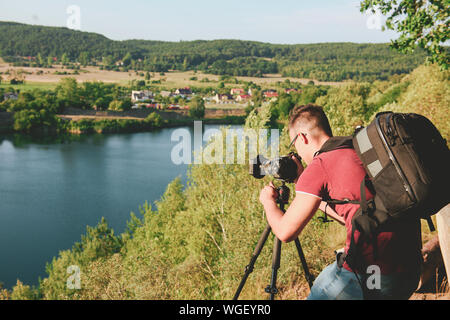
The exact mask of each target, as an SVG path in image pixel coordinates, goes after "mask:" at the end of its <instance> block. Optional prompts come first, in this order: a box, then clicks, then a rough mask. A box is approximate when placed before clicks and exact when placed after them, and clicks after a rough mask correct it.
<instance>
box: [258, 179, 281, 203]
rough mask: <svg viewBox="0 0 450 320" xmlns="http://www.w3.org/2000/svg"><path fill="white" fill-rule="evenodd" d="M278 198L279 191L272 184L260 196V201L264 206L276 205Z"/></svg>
mask: <svg viewBox="0 0 450 320" xmlns="http://www.w3.org/2000/svg"><path fill="white" fill-rule="evenodd" d="M277 197H278V193H277V190H276V189H275V186H274V185H273V183H272V182H270V184H269V185H268V186H265V187H264V188H263V189H262V190H261V193H260V195H259V201H260V202H261V204H262V205H263V206H265V205H267V204H271V203H276V200H277Z"/></svg>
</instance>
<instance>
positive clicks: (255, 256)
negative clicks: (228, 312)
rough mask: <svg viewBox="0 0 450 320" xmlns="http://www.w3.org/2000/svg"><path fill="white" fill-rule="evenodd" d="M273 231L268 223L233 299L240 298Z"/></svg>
mask: <svg viewBox="0 0 450 320" xmlns="http://www.w3.org/2000/svg"><path fill="white" fill-rule="evenodd" d="M271 231H272V229H271V228H270V226H269V225H268V224H267V227H266V228H265V229H264V231H263V233H262V234H261V237H260V238H259V240H258V243H257V245H256V247H255V250H254V251H253V254H252V257H251V259H250V263H249V264H248V265H247V266H246V267H245V273H244V276H243V277H242V280H241V283H240V284H239V287H238V288H237V290H236V293H235V294H234V297H233V300H237V299H238V298H239V295H240V294H241V291H242V288H243V287H244V285H245V282H246V281H247V278H248V276H249V275H250V273H252V272H253V267H254V265H255V262H256V259H258V256H259V254H260V253H261V250H262V248H263V247H264V244H265V243H266V240H267V238H268V237H269V234H270V232H271Z"/></svg>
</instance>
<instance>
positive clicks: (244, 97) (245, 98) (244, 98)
mask: <svg viewBox="0 0 450 320" xmlns="http://www.w3.org/2000/svg"><path fill="white" fill-rule="evenodd" d="M251 98H252V97H251V96H250V95H248V94H240V95H238V96H237V97H236V101H237V102H247V101H248V100H250V99H251Z"/></svg>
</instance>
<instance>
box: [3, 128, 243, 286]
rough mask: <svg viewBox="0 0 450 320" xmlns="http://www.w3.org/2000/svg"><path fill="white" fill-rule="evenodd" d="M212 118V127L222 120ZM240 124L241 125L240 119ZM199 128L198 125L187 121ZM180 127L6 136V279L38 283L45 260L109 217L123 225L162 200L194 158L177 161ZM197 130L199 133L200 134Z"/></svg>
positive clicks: (115, 226) (11, 282)
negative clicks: (49, 137) (32, 138)
mask: <svg viewBox="0 0 450 320" xmlns="http://www.w3.org/2000/svg"><path fill="white" fill-rule="evenodd" d="M217 127H218V126H217V125H206V126H204V128H203V129H204V130H207V129H210V128H217ZM232 127H236V126H232ZM184 128H185V129H187V130H189V131H190V132H191V133H193V128H190V127H184ZM173 130H175V128H166V129H161V130H158V131H154V132H145V133H133V134H110V135H87V136H79V137H76V138H75V139H67V140H66V141H62V142H61V141H59V142H52V141H50V142H45V143H42V142H39V143H36V142H27V141H25V142H24V141H22V139H21V138H19V139H18V138H17V137H15V138H14V137H12V136H6V137H1V138H0V258H1V263H0V282H2V283H3V284H4V287H6V288H11V287H12V286H13V285H14V284H15V283H16V281H17V279H20V280H21V281H22V282H24V283H25V284H29V285H37V284H38V278H39V277H41V278H44V277H46V273H45V264H46V262H51V260H52V258H53V257H55V256H57V255H58V252H59V251H60V250H66V249H70V248H71V247H72V245H73V244H74V243H75V242H77V241H80V240H81V235H83V234H85V233H86V226H87V225H89V226H95V225H96V224H97V223H98V222H99V221H100V219H101V217H105V218H106V220H107V222H108V224H109V226H110V227H112V228H113V229H114V231H115V234H119V233H122V232H123V231H124V230H125V228H126V221H128V220H129V218H130V212H131V211H133V212H134V213H136V215H137V216H138V217H140V216H141V215H140V213H139V206H141V205H143V204H144V203H145V201H148V202H149V203H152V204H153V202H154V201H155V200H159V199H160V197H161V196H162V194H163V193H164V191H165V189H166V186H167V184H168V183H169V182H171V181H172V180H173V179H174V178H176V177H177V176H180V177H181V178H182V181H183V183H184V184H185V183H186V170H187V165H185V164H181V165H175V164H174V163H172V161H171V150H172V148H173V147H174V146H175V145H176V144H177V142H171V134H172V132H173ZM192 136H193V135H192Z"/></svg>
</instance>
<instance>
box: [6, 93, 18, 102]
mask: <svg viewBox="0 0 450 320" xmlns="http://www.w3.org/2000/svg"><path fill="white" fill-rule="evenodd" d="M18 97H19V95H18V94H17V93H14V92H8V93H5V94H4V95H3V100H5V101H6V100H17V98H18Z"/></svg>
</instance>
